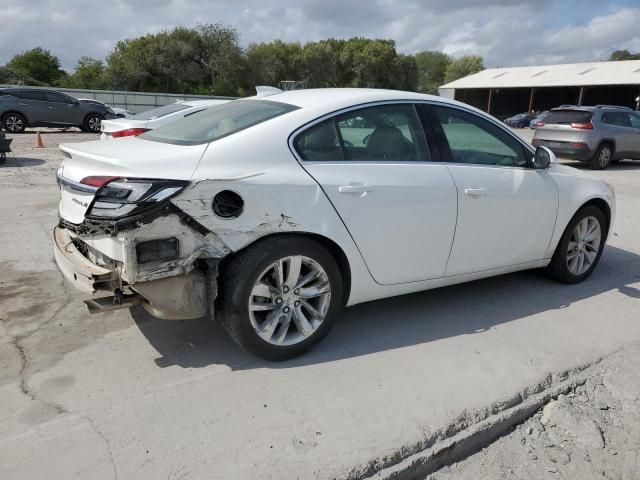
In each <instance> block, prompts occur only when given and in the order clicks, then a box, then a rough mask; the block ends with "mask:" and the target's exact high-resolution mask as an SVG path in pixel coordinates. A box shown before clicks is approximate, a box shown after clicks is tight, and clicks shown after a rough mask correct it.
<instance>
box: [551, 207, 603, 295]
mask: <svg viewBox="0 0 640 480" xmlns="http://www.w3.org/2000/svg"><path fill="white" fill-rule="evenodd" d="M606 229H607V221H606V218H605V216H604V213H602V210H600V209H599V208H597V207H594V206H588V207H585V208H583V209H581V210H580V211H578V213H576V214H575V215H574V217H573V218H572V219H571V221H570V222H569V225H567V228H566V229H565V231H564V234H563V235H562V238H561V239H560V243H559V244H558V247H557V248H556V251H555V253H554V254H553V258H552V259H551V263H550V264H549V266H548V267H547V273H548V275H549V276H550V277H551V278H553V279H555V280H558V281H560V282H563V283H579V282H582V281H583V280H584V279H586V278H587V277H588V276H589V275H591V273H592V272H593V270H594V269H595V268H596V265H598V262H599V261H600V256H601V255H602V250H603V249H604V243H605V239H606V231H607V230H606Z"/></svg>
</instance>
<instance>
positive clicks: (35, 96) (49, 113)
mask: <svg viewBox="0 0 640 480" xmlns="http://www.w3.org/2000/svg"><path fill="white" fill-rule="evenodd" d="M111 118H116V115H115V114H114V112H113V110H111V108H109V107H107V106H104V105H98V104H91V103H82V102H79V101H78V100H76V99H75V98H73V97H70V96H69V95H65V94H64V93H61V92H56V91H55V90H49V89H45V88H26V87H25V88H0V121H1V122H2V127H3V128H4V129H5V130H6V131H7V132H10V133H20V132H23V131H24V129H25V128H27V127H78V128H80V129H81V130H83V131H85V132H92V133H99V132H100V122H101V121H102V120H104V119H111Z"/></svg>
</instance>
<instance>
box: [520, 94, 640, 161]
mask: <svg viewBox="0 0 640 480" xmlns="http://www.w3.org/2000/svg"><path fill="white" fill-rule="evenodd" d="M531 143H532V144H533V145H534V146H536V147H538V146H540V145H543V146H545V147H549V148H550V149H551V150H553V152H554V153H555V154H556V155H558V156H559V157H565V158H572V159H576V160H581V161H583V162H587V163H588V164H589V165H590V166H591V168H595V169H603V168H607V165H609V163H610V162H617V161H619V160H622V159H623V158H628V159H640V115H639V114H638V113H637V112H634V111H633V110H631V109H630V108H627V107H616V106H611V105H597V106H595V107H577V106H563V107H560V108H554V109H553V110H551V112H550V113H549V115H548V116H547V117H546V118H545V119H544V122H543V123H542V124H539V126H538V128H536V133H535V135H534V136H533V140H532V142H531Z"/></svg>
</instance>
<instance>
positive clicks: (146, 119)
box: [100, 99, 230, 140]
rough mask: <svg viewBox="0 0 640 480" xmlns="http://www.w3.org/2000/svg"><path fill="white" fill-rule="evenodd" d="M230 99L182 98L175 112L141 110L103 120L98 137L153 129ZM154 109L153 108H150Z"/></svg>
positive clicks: (177, 103) (106, 137)
mask: <svg viewBox="0 0 640 480" xmlns="http://www.w3.org/2000/svg"><path fill="white" fill-rule="evenodd" d="M229 101H230V100H220V99H211V100H183V101H179V102H176V103H175V105H182V106H184V107H185V108H184V109H182V110H179V111H176V112H172V113H168V114H166V115H160V116H157V117H156V116H150V115H149V111H146V112H142V113H139V114H136V115H130V116H128V117H126V118H114V119H112V120H103V121H102V125H101V127H100V132H101V134H100V139H101V140H112V139H113V137H112V136H113V133H114V132H120V131H122V130H128V129H131V128H144V129H146V130H153V129H154V128H158V127H160V126H162V125H166V124H167V123H170V122H173V121H175V120H177V119H178V118H183V117H184V116H185V115H189V114H191V113H195V112H198V111H200V110H203V109H205V108H209V107H214V106H216V105H222V104H223V103H227V102H229ZM152 110H155V109H152Z"/></svg>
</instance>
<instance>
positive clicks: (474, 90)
mask: <svg viewBox="0 0 640 480" xmlns="http://www.w3.org/2000/svg"><path fill="white" fill-rule="evenodd" d="M439 93H440V95H441V96H443V97H447V98H455V99H456V100H460V101H462V102H465V103H469V104H471V105H473V106H475V107H478V108H481V109H483V110H485V111H488V112H489V113H492V114H494V115H496V116H498V117H501V116H509V115H512V114H514V113H519V112H524V111H532V110H548V109H549V108H552V107H555V106H558V105H561V104H575V105H597V104H612V105H625V106H629V107H634V108H635V107H636V97H637V96H638V95H639V94H640V60H625V61H618V62H590V63H573V64H565V65H543V66H534V67H511V68H488V69H486V70H482V71H481V72H478V73H475V74H473V75H469V76H467V77H464V78H460V79H458V80H455V81H453V82H451V83H447V84H446V85H443V86H441V87H440V88H439Z"/></svg>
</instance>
